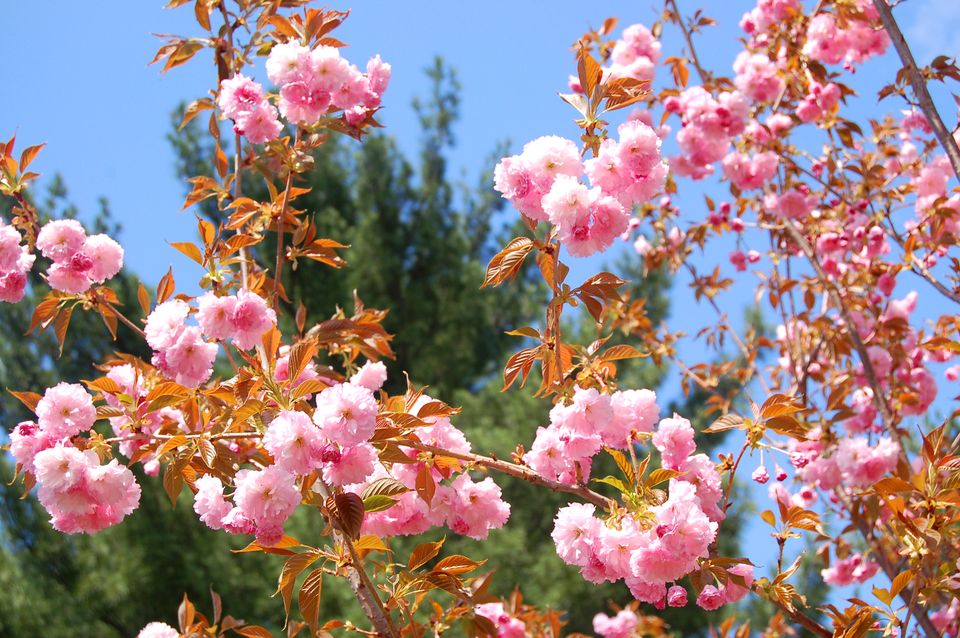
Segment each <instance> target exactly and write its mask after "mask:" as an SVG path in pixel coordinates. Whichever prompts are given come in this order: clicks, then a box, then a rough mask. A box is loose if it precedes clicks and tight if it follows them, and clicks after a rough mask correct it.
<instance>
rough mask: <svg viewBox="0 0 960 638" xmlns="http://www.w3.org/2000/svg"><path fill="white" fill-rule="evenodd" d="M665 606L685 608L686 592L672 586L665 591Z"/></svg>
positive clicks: (681, 588)
mask: <svg viewBox="0 0 960 638" xmlns="http://www.w3.org/2000/svg"><path fill="white" fill-rule="evenodd" d="M667 604H668V605H670V606H671V607H686V606H687V590H686V589H684V588H683V587H681V586H680V585H674V586H673V587H671V588H670V589H668V590H667Z"/></svg>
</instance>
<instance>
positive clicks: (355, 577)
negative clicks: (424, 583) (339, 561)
mask: <svg viewBox="0 0 960 638" xmlns="http://www.w3.org/2000/svg"><path fill="white" fill-rule="evenodd" d="M317 486H318V487H319V488H320V495H321V496H323V498H325V499H326V498H328V497H329V496H330V488H329V487H327V484H326V483H324V482H323V480H322V479H320V480H318V481H317ZM331 529H332V533H333V537H334V539H335V540H337V541H339V542H340V543H341V544H342V545H343V546H344V547H346V548H347V552H348V553H349V554H350V561H351V562H350V564H348V565H347V566H346V570H347V580H348V581H349V583H350V588H351V589H352V590H353V593H354V596H356V598H357V602H359V603H360V606H361V607H362V608H363V613H364V614H365V615H366V616H367V618H369V619H370V622H372V623H373V626H374V627H375V628H376V630H377V635H379V636H386V637H388V638H398V637H399V634H398V633H397V630H396V629H395V628H394V626H393V623H392V622H391V621H390V615H389V614H388V613H387V610H386V608H384V606H383V601H382V600H380V596H379V595H378V594H377V591H376V588H375V587H374V584H373V582H372V581H371V580H370V577H369V576H368V575H367V572H366V570H365V569H364V568H363V560H362V559H361V558H360V554H359V553H357V548H356V547H354V546H353V543H352V542H351V541H350V538H349V537H348V536H347V535H346V534H343V533H341V532H340V531H339V530H337V529H336V527H334V526H331Z"/></svg>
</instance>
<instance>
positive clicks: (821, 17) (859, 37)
mask: <svg viewBox="0 0 960 638" xmlns="http://www.w3.org/2000/svg"><path fill="white" fill-rule="evenodd" d="M854 5H855V6H856V9H857V11H858V12H859V17H857V18H854V19H849V20H846V21H841V19H840V18H838V17H837V16H835V15H834V14H832V13H823V12H821V13H818V14H817V15H815V16H813V18H811V20H810V23H809V24H808V25H807V38H806V42H805V44H804V45H803V54H804V55H806V56H808V57H809V58H811V59H814V60H817V61H819V62H823V63H824V64H839V63H841V62H843V63H844V66H846V67H848V68H852V67H853V66H854V65H856V64H861V63H863V62H864V61H865V60H867V59H868V58H871V57H873V56H875V55H882V54H883V52H884V51H886V50H887V46H888V45H889V44H890V37H889V36H888V35H887V32H886V31H885V30H884V29H883V27H882V26H881V25H880V15H879V14H878V13H877V9H876V7H874V6H873V2H872V1H871V0H855V2H854Z"/></svg>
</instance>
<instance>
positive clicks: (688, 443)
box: [653, 414, 697, 469]
mask: <svg viewBox="0 0 960 638" xmlns="http://www.w3.org/2000/svg"><path fill="white" fill-rule="evenodd" d="M653 445H654V447H656V448H657V449H658V450H660V455H661V456H662V457H663V466H664V467H667V468H671V469H676V468H678V467H680V465H681V464H682V463H683V462H684V461H685V460H686V458H687V457H688V456H689V455H690V454H691V453H693V451H694V450H695V449H696V447H697V445H696V443H694V441H693V427H692V426H691V425H690V421H688V420H686V419H685V418H683V417H682V416H680V415H678V414H674V415H673V417H672V418H667V419H663V420H661V421H660V424H659V425H658V426H657V431H656V432H655V433H654V435H653Z"/></svg>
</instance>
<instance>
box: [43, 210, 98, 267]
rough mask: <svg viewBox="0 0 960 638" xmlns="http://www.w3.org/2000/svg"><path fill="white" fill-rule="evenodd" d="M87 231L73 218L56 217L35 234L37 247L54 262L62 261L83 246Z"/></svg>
mask: <svg viewBox="0 0 960 638" xmlns="http://www.w3.org/2000/svg"><path fill="white" fill-rule="evenodd" d="M86 239H87V233H86V231H84V230H83V226H81V225H80V222H78V221H77V220H75V219H56V220H53V221H51V222H47V223H46V224H44V226H43V228H41V229H40V232H39V233H38V234H37V249H38V250H39V251H40V254H42V255H43V256H44V257H46V258H47V259H49V260H51V261H53V262H54V263H61V262H64V261H66V260H68V259H70V257H72V256H73V254H74V253H75V252H77V251H78V250H80V249H81V248H82V247H83V242H84V241H86Z"/></svg>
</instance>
